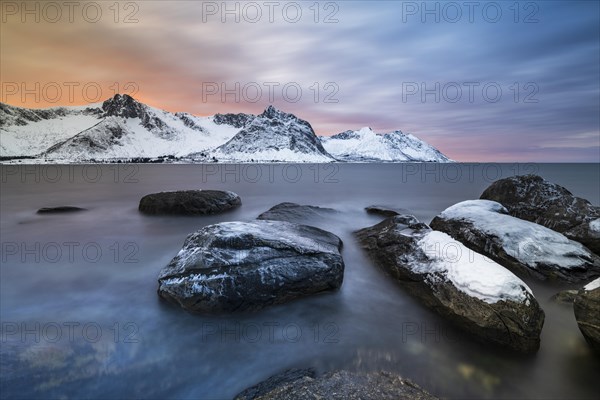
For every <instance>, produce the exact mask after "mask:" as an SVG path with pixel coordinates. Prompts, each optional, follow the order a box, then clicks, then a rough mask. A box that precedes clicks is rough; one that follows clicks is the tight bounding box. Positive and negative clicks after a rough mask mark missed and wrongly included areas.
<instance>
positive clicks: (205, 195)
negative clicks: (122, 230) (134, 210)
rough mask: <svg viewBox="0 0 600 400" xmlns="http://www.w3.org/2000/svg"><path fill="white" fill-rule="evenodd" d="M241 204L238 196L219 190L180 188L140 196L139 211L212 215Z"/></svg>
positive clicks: (151, 213) (152, 213)
mask: <svg viewBox="0 0 600 400" xmlns="http://www.w3.org/2000/svg"><path fill="white" fill-rule="evenodd" d="M241 204H242V200H241V199H240V196H238V195H237V194H235V193H233V192H227V191H221V190H182V191H174V192H161V193H153V194H149V195H146V196H144V197H142V199H141V200H140V204H139V207H138V209H139V211H140V212H142V213H144V214H150V215H160V214H176V215H212V214H219V213H222V212H225V211H228V210H231V209H233V208H235V207H239V206H240V205H241Z"/></svg>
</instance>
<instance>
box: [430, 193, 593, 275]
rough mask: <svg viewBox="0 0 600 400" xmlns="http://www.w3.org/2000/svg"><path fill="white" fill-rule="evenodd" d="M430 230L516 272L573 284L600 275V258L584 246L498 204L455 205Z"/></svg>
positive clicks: (433, 222)
mask: <svg viewBox="0 0 600 400" xmlns="http://www.w3.org/2000/svg"><path fill="white" fill-rule="evenodd" d="M431 227H432V228H433V229H436V230H439V231H442V232H446V233H447V234H449V235H450V236H452V237H453V238H455V239H457V240H458V241H460V242H462V243H463V244H464V245H465V246H467V247H469V248H471V249H473V250H474V251H477V252H480V253H482V254H484V255H486V256H488V257H490V258H491V259H493V260H494V261H497V262H498V263H500V264H502V265H504V266H505V267H507V268H509V269H511V270H512V271H514V272H523V273H526V274H529V275H533V276H536V277H538V278H541V279H546V278H553V279H554V278H557V279H562V280H565V281H569V282H577V281H580V280H584V279H589V278H590V277H594V276H598V275H600V258H599V257H598V256H596V255H595V254H594V253H592V252H591V251H590V250H589V249H587V248H586V247H585V246H583V245H582V244H580V243H578V242H575V241H572V240H569V239H568V238H567V237H565V236H564V235H562V234H560V233H558V232H556V231H554V230H551V229H548V228H546V227H544V226H542V225H538V224H535V223H533V222H529V221H525V220H522V219H519V218H516V217H513V216H510V215H509V214H508V211H507V210H506V208H504V207H503V206H502V205H501V204H500V203H496V202H495V201H489V200H468V201H463V202H461V203H458V204H455V205H453V206H451V207H448V208H447V209H446V210H445V211H443V212H442V213H441V214H440V215H438V216H437V217H435V218H434V219H433V221H431Z"/></svg>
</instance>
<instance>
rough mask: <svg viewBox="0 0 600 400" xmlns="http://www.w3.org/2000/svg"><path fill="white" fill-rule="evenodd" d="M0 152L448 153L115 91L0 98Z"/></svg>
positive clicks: (66, 155)
mask: <svg viewBox="0 0 600 400" xmlns="http://www.w3.org/2000/svg"><path fill="white" fill-rule="evenodd" d="M0 157H1V158H2V159H4V160H6V159H10V158H18V157H30V158H33V159H34V161H32V162H67V163H68V162H90V161H116V160H123V159H125V160H128V159H139V158H158V157H169V158H176V159H181V160H183V161H187V162H203V161H222V162H271V161H272V162H333V161H440V162H445V161H449V159H448V158H447V157H445V156H444V155H443V154H441V153H440V152H438V151H437V150H436V149H434V148H433V147H431V146H429V145H428V144H426V143H425V142H422V141H420V140H419V139H417V138H415V137H414V136H411V135H404V134H402V133H401V132H399V131H398V132H393V133H390V134H386V135H376V134H375V133H373V132H372V131H371V130H368V131H367V130H365V129H362V130H360V131H356V132H355V131H347V132H344V133H341V134H338V135H335V136H332V137H331V138H321V139H319V138H318V137H317V136H316V135H315V132H314V131H313V129H312V127H311V125H310V124H309V123H308V122H307V121H304V120H302V119H299V118H297V117H296V116H294V115H293V114H288V113H285V112H282V111H279V110H277V109H276V108H274V107H272V106H269V107H268V108H267V109H266V110H265V111H264V112H263V113H262V114H259V115H253V114H216V115H214V116H210V117H197V116H194V115H191V114H187V113H171V112H167V111H164V110H160V109H157V108H154V107H151V106H148V105H146V104H143V103H140V102H138V101H136V100H135V99H133V98H132V97H130V96H128V95H115V96H114V97H112V98H110V99H108V100H106V101H104V102H103V103H96V104H90V105H87V106H78V107H57V108H49V109H26V108H20V107H14V106H10V105H7V104H2V103H0Z"/></svg>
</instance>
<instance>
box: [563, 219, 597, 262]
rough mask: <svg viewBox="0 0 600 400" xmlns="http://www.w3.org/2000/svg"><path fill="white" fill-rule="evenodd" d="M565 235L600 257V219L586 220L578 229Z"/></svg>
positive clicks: (570, 230)
mask: <svg viewBox="0 0 600 400" xmlns="http://www.w3.org/2000/svg"><path fill="white" fill-rule="evenodd" d="M563 235H565V236H566V237H568V238H569V239H571V240H575V241H577V242H579V243H581V244H583V245H584V246H586V247H587V248H588V249H590V250H591V251H593V252H594V253H596V254H598V255H600V218H596V219H591V220H586V221H585V222H583V223H581V224H579V225H577V226H576V227H574V228H571V229H569V230H568V231H566V232H563Z"/></svg>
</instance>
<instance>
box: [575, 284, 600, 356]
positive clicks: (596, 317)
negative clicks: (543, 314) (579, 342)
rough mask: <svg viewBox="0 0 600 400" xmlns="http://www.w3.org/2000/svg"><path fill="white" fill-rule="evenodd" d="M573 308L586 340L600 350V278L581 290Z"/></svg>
mask: <svg viewBox="0 0 600 400" xmlns="http://www.w3.org/2000/svg"><path fill="white" fill-rule="evenodd" d="M573 310H574V311H575V319H576V320H577V325H578V326H579V330H580V331H581V333H582V334H583V336H584V337H585V340H586V341H587V342H588V343H589V344H590V346H591V347H592V348H594V349H595V350H596V351H598V352H600V278H598V279H596V280H595V281H593V282H591V283H589V284H588V285H586V286H584V287H583V289H581V290H580V291H579V293H578V294H577V296H576V297H575V302H574V303H573Z"/></svg>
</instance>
